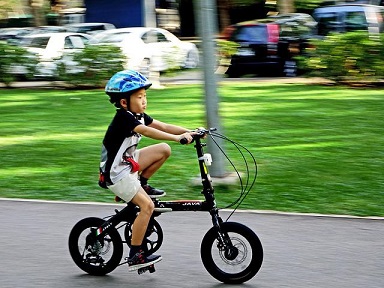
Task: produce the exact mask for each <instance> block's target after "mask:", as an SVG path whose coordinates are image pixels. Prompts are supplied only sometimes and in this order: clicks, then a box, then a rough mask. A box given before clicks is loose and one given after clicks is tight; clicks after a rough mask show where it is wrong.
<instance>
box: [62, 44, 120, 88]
mask: <svg viewBox="0 0 384 288" xmlns="http://www.w3.org/2000/svg"><path fill="white" fill-rule="evenodd" d="M124 63H126V59H125V56H124V55H123V54H122V53H121V50H120V48H118V47H116V46H112V45H89V46H87V47H85V48H84V49H83V50H82V51H81V52H79V53H76V54H75V55H74V56H73V61H72V63H70V64H71V65H67V66H66V64H65V62H63V61H61V62H59V64H58V75H59V79H60V80H62V81H65V82H66V84H69V85H70V86H71V87H103V86H105V83H106V82H107V81H108V79H109V78H110V77H111V76H112V75H113V74H115V73H116V72H117V71H120V70H123V69H124V68H123V65H124Z"/></svg>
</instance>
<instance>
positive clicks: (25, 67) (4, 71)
mask: <svg viewBox="0 0 384 288" xmlns="http://www.w3.org/2000/svg"><path fill="white" fill-rule="evenodd" d="M37 61H38V60H37V58H36V56H35V55H34V54H32V53H29V52H28V51H27V50H26V49H25V48H22V47H18V46H15V45H10V44H8V43H6V42H2V41H0V71H1V73H0V82H2V83H4V84H5V85H6V86H7V87H9V86H10V84H11V83H12V82H14V81H16V79H17V78H18V77H19V76H23V77H26V78H30V77H32V76H33V73H34V70H35V67H36V64H37Z"/></svg>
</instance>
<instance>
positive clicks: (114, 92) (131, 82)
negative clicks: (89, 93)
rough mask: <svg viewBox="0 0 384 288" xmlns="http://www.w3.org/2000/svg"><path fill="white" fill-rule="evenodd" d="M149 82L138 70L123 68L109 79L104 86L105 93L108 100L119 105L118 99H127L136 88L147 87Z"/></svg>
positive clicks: (149, 84)
mask: <svg viewBox="0 0 384 288" xmlns="http://www.w3.org/2000/svg"><path fill="white" fill-rule="evenodd" d="M151 85H152V83H151V82H149V80H148V79H147V77H145V76H144V75H142V74H141V73H139V72H136V71H134V70H124V71H120V72H117V73H116V74H115V75H113V76H112V77H111V79H109V81H108V83H107V85H106V86H105V93H107V95H108V96H109V102H111V103H112V104H114V105H115V106H116V107H120V104H119V102H120V99H127V98H129V96H131V94H132V93H133V92H135V91H136V90H138V89H141V88H144V89H148V88H149V87H150V86H151Z"/></svg>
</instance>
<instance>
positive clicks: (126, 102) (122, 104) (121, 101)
mask: <svg viewBox="0 0 384 288" xmlns="http://www.w3.org/2000/svg"><path fill="white" fill-rule="evenodd" d="M120 105H121V107H123V108H124V109H127V107H128V101H127V99H124V98H123V99H120Z"/></svg>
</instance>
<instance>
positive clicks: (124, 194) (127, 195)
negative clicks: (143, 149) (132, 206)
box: [108, 150, 141, 202]
mask: <svg viewBox="0 0 384 288" xmlns="http://www.w3.org/2000/svg"><path fill="white" fill-rule="evenodd" d="M133 159H134V160H135V161H136V162H137V161H138V160H139V150H136V151H135V153H134V154H133ZM140 187H141V183H140V180H139V174H138V172H134V173H127V174H126V175H125V176H124V177H123V178H122V179H120V180H119V181H118V182H116V183H115V184H113V185H109V186H108V189H109V190H111V191H112V192H113V193H114V194H115V195H116V196H118V197H120V198H121V199H123V200H124V201H125V202H129V201H131V200H132V198H133V197H135V195H136V194H137V192H139V189H140Z"/></svg>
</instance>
